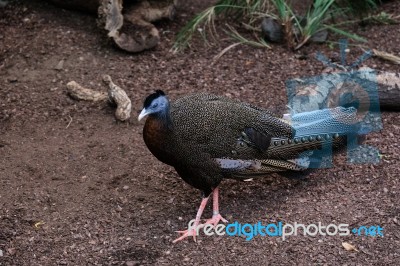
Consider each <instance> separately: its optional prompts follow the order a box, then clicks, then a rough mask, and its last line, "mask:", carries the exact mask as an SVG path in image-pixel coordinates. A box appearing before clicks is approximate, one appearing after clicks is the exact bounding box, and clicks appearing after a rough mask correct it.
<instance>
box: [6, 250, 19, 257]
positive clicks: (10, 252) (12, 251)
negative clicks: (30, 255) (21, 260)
mask: <svg viewBox="0 0 400 266" xmlns="http://www.w3.org/2000/svg"><path fill="white" fill-rule="evenodd" d="M7 252H8V254H10V256H14V255H15V253H17V250H16V249H15V248H9V249H7Z"/></svg>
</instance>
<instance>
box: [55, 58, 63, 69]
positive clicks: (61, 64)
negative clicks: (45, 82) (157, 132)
mask: <svg viewBox="0 0 400 266" xmlns="http://www.w3.org/2000/svg"><path fill="white" fill-rule="evenodd" d="M63 67H64V60H61V61H60V62H58V64H57V65H56V66H55V68H54V69H55V70H62V69H63Z"/></svg>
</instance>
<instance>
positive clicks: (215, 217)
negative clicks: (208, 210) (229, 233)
mask: <svg viewBox="0 0 400 266" xmlns="http://www.w3.org/2000/svg"><path fill="white" fill-rule="evenodd" d="M220 221H222V222H223V223H227V222H228V221H227V220H226V219H225V218H224V217H222V215H221V214H219V213H217V214H213V216H212V217H211V218H210V219H208V220H206V222H205V223H204V225H206V224H212V225H213V226H214V227H215V226H217V224H219V222H220Z"/></svg>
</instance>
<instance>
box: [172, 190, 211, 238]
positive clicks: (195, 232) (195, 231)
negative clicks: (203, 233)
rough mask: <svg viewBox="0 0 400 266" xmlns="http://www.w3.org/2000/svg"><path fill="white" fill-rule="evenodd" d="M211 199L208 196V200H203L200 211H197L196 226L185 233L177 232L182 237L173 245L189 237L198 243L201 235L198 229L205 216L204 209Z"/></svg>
mask: <svg viewBox="0 0 400 266" xmlns="http://www.w3.org/2000/svg"><path fill="white" fill-rule="evenodd" d="M209 197H210V196H208V197H207V198H203V200H202V201H201V203H200V207H199V210H198V211H197V214H196V219H195V220H194V224H193V225H192V226H189V228H188V229H187V230H185V231H177V232H178V233H180V234H182V235H181V236H180V237H179V238H177V239H175V240H174V241H173V243H176V242H178V241H181V240H183V239H185V238H186V237H188V236H193V240H194V242H196V236H197V235H198V233H199V232H198V229H200V227H201V225H199V224H200V218H201V215H202V214H203V211H204V208H205V207H206V205H207V201H208V198H209Z"/></svg>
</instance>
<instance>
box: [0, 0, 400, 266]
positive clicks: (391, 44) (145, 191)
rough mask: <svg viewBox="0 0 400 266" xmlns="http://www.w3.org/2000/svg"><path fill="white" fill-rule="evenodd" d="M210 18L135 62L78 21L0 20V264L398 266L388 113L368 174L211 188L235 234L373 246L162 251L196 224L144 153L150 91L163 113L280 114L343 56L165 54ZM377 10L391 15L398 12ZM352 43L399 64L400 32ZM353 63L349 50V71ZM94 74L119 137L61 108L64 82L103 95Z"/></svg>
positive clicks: (36, 9)
mask: <svg viewBox="0 0 400 266" xmlns="http://www.w3.org/2000/svg"><path fill="white" fill-rule="evenodd" d="M182 2H184V1H182ZM206 5H207V3H203V2H202V1H189V2H188V3H185V4H184V5H183V6H182V8H181V9H180V10H179V13H178V18H177V19H176V20H175V21H173V22H168V21H165V22H160V23H158V24H157V27H158V28H159V30H160V33H161V36H162V42H161V43H160V45H159V46H158V47H157V48H156V49H154V50H152V51H147V52H144V53H141V54H137V55H132V54H127V53H124V52H122V51H119V50H117V49H116V48H115V47H113V45H112V44H111V43H110V42H109V41H107V40H106V37H105V34H104V32H102V31H100V30H99V29H98V28H97V27H96V23H95V18H94V17H92V16H89V15H87V14H84V13H79V12H75V11H68V10H63V9H59V8H57V7H54V6H52V5H50V4H47V3H46V2H41V1H26V2H14V3H11V4H9V5H7V6H6V7H5V8H0V85H1V87H0V250H1V251H0V265H147V264H174V265H176V264H182V265H193V264H197V265H198V264H208V265H216V264H220V263H223V264H237V265H263V264H264V265H267V264H270V265H308V264H317V265H332V264H334V265H373V264H374V265H400V230H399V229H400V198H399V193H400V182H399V174H398V172H399V148H400V141H399V139H398V136H399V135H400V124H399V114H398V113H385V112H383V113H382V119H383V126H384V128H383V130H382V131H380V132H376V133H373V134H370V135H368V137H367V140H366V144H369V145H372V146H374V147H377V148H378V149H379V150H380V152H381V154H382V155H383V157H382V160H381V163H379V164H376V165H352V164H347V163H346V162H345V160H343V158H342V159H340V158H339V160H338V161H337V162H336V163H335V167H334V168H331V169H322V170H319V171H316V172H313V173H312V174H311V175H310V176H308V178H307V179H305V180H303V181H298V180H289V179H285V178H283V177H279V176H277V175H271V177H269V178H265V179H261V180H256V181H253V182H234V181H226V182H224V183H222V184H221V186H220V191H221V199H220V203H221V212H222V214H223V215H224V216H225V218H227V219H228V220H229V221H230V222H234V221H239V222H240V223H257V222H258V221H263V222H264V223H276V222H279V221H282V222H283V223H294V222H298V223H304V224H310V223H318V222H321V223H323V224H326V225H327V224H330V223H337V224H338V223H347V224H350V225H351V226H353V227H357V226H362V225H365V226H370V225H380V226H381V227H383V228H384V237H370V236H369V237H367V236H354V235H351V236H346V237H343V236H326V237H323V236H315V237H311V236H293V237H290V238H288V239H287V240H285V241H282V239H281V238H279V237H259V236H258V237H255V238H254V239H253V240H251V241H246V240H245V239H244V238H243V237H228V236H214V237H206V236H204V235H201V236H200V237H199V240H198V242H197V243H195V242H193V241H192V240H191V239H190V240H185V241H183V242H180V243H177V244H172V240H173V239H175V238H176V237H177V236H178V235H177V233H175V231H176V230H180V229H184V228H185V227H186V226H187V223H188V222H189V220H191V219H192V218H194V216H195V213H196V210H197V207H198V205H199V203H200V199H201V198H200V192H199V191H197V190H195V189H193V188H191V187H189V186H188V185H187V184H185V183H184V182H183V181H182V180H181V179H180V178H179V176H178V175H177V174H176V173H175V171H174V170H173V169H172V168H171V167H169V166H166V165H163V164H162V163H160V162H159V161H157V159H155V158H154V157H153V156H152V155H151V153H150V152H149V151H148V150H147V148H146V147H145V144H144V142H143V140H142V127H143V123H139V122H137V119H136V117H137V114H138V113H139V111H140V109H141V107H142V101H143V99H144V98H145V97H146V95H147V94H149V93H150V92H151V91H153V90H154V89H160V88H161V89H163V90H165V91H166V92H167V93H168V95H169V96H170V98H171V99H176V98H178V97H179V96H182V95H186V94H189V93H194V92H211V93H216V94H220V95H227V96H229V97H232V98H236V99H240V100H242V101H246V102H250V103H254V104H257V105H259V106H261V107H265V108H269V109H271V110H273V111H277V112H280V113H282V111H283V110H284V109H285V104H286V98H287V97H286V90H285V81H286V80H287V79H290V78H297V77H304V76H313V75H318V74H320V73H321V71H322V70H323V69H324V66H323V65H322V64H321V63H320V62H319V61H317V60H316V59H315V54H316V52H317V51H322V52H323V53H325V54H326V55H327V56H329V57H335V56H336V57H337V52H338V48H337V47H335V48H334V49H331V48H329V47H328V45H310V46H307V47H304V49H302V50H301V51H300V52H299V53H293V52H289V51H287V50H286V49H285V48H284V47H281V46H279V45H274V46H273V48H272V49H270V50H263V49H255V48H252V47H247V46H238V47H236V48H234V49H232V50H230V51H228V52H227V53H226V54H225V55H224V56H223V57H222V58H221V59H219V61H217V62H216V63H215V64H211V63H212V59H213V57H214V56H215V55H217V54H218V53H219V52H220V51H221V50H222V49H223V48H225V47H227V46H228V45H229V44H230V43H231V42H230V41H228V40H222V41H221V42H220V43H219V44H218V45H214V46H211V47H207V46H205V45H204V44H203V43H202V41H201V40H200V39H199V40H197V41H195V42H194V43H193V46H192V49H191V50H187V51H186V52H185V53H178V54H172V53H171V52H170V51H169V49H170V48H171V46H172V43H173V40H174V37H175V36H176V33H177V32H178V30H179V29H180V28H181V27H182V26H183V25H184V24H185V22H187V21H188V19H189V18H190V17H192V15H193V14H195V12H197V11H199V10H201V8H203V7H205V6H206ZM381 11H385V12H387V13H394V14H399V13H400V2H399V1H389V2H388V3H386V4H384V5H383V6H382V7H381ZM355 30H356V32H357V33H358V34H360V35H362V36H364V37H366V38H367V39H368V40H369V42H368V44H367V46H368V47H369V48H376V49H379V50H383V51H386V52H390V53H393V54H396V55H400V46H399V43H400V27H399V25H386V26H383V25H369V26H367V27H366V28H359V29H355ZM331 39H334V37H331ZM300 54H301V55H303V54H305V55H307V58H306V59H305V60H304V59H302V58H299V55H300ZM361 54H362V50H361V49H360V48H359V47H355V46H351V47H350V53H349V55H350V56H349V57H350V60H353V59H355V58H356V57H357V56H359V55H361ZM61 60H64V64H63V67H62V69H61V70H57V69H55V67H56V66H57V65H58V64H59V62H60V61H61ZM365 65H366V66H369V67H373V68H375V69H379V70H386V71H391V72H397V73H400V66H399V65H397V66H396V65H393V64H391V63H387V62H383V61H380V60H379V59H375V58H373V59H370V60H368V61H367V62H365ZM103 74H109V75H110V76H111V77H112V78H113V80H114V82H115V83H116V84H117V85H119V86H121V87H122V88H124V89H125V90H126V91H127V93H128V95H129V97H130V98H131V99H132V106H133V117H132V118H131V120H130V122H129V123H117V122H116V121H115V119H114V116H113V112H114V110H113V109H112V108H111V107H109V106H107V105H103V104H95V103H90V102H78V101H75V100H72V99H71V98H69V97H68V96H67V95H66V83H68V82H69V81H71V80H75V81H77V82H78V83H80V84H82V85H84V86H87V87H91V88H96V89H99V90H105V89H106V87H105V86H104V84H103V83H102V81H101V77H102V75H103ZM188 122H190V121H188ZM209 215H211V209H210V206H208V208H207V210H206V212H205V214H204V217H205V218H207V217H208V216H209ZM343 242H348V243H351V244H352V245H354V246H355V247H356V248H357V249H358V252H357V251H353V252H352V251H346V250H345V249H344V248H343V247H342V243H343Z"/></svg>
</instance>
